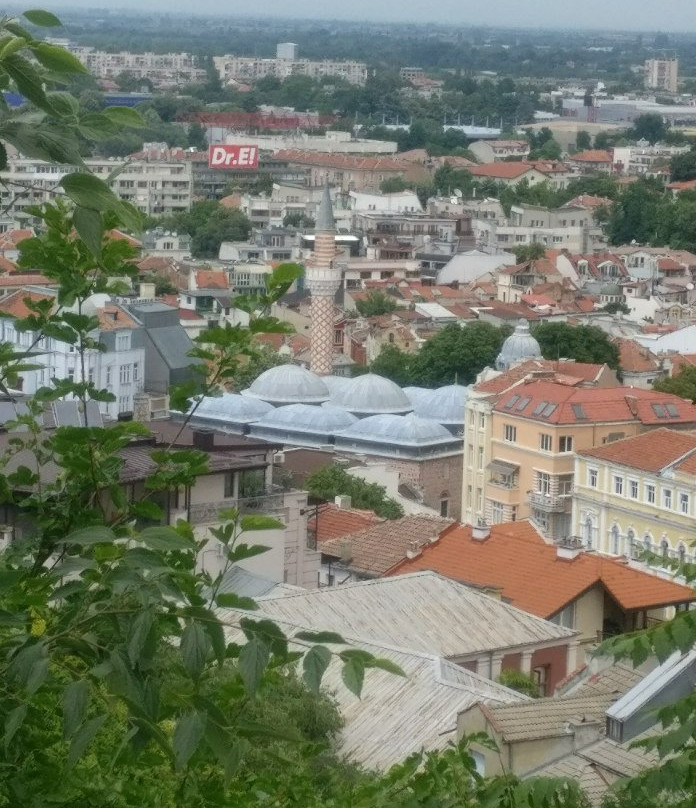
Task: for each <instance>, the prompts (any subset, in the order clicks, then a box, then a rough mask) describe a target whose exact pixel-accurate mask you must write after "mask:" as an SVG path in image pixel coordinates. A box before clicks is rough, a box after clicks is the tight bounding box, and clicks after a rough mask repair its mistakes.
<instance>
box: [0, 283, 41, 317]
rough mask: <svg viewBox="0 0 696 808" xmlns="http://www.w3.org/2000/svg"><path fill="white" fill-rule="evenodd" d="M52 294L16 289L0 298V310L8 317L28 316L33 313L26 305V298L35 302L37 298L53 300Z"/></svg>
mask: <svg viewBox="0 0 696 808" xmlns="http://www.w3.org/2000/svg"><path fill="white" fill-rule="evenodd" d="M53 299H54V298H53V295H42V294H39V293H38V292H30V291H28V290H25V289H18V290H17V291H16V292H12V294H10V295H8V296H7V297H5V298H3V299H2V300H0V312H2V313H3V314H7V315H9V316H10V317H29V316H30V315H32V314H34V312H33V311H31V310H30V309H29V308H28V306H27V300H30V301H32V302H36V301H37V300H53Z"/></svg>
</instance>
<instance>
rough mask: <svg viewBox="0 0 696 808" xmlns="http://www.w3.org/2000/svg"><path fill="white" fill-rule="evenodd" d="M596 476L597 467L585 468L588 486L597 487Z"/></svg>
mask: <svg viewBox="0 0 696 808" xmlns="http://www.w3.org/2000/svg"><path fill="white" fill-rule="evenodd" d="M597 478H598V472H597V469H587V484H588V485H589V486H590V488H596V487H597Z"/></svg>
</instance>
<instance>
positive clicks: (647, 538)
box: [643, 533, 652, 553]
mask: <svg viewBox="0 0 696 808" xmlns="http://www.w3.org/2000/svg"><path fill="white" fill-rule="evenodd" d="M643 549H644V550H645V552H646V553H649V552H650V551H651V550H652V537H651V535H650V534H649V533H646V534H645V535H644V536H643Z"/></svg>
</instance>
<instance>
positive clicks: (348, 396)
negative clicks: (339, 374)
mask: <svg viewBox="0 0 696 808" xmlns="http://www.w3.org/2000/svg"><path fill="white" fill-rule="evenodd" d="M349 381H350V384H347V385H345V386H340V387H337V389H336V390H335V392H334V393H333V395H332V396H331V403H332V404H335V405H336V406H337V407H342V408H343V409H345V410H348V412H354V413H356V414H360V415H377V414H381V413H393V414H403V413H406V412H410V411H411V410H412V409H413V406H412V404H411V402H410V401H409V400H408V398H407V396H406V394H405V393H404V391H403V390H402V389H401V388H400V387H399V385H398V384H394V382H393V381H391V380H390V379H385V378H384V376H378V375H377V374H376V373H366V374H365V375H364V376H356V377H355V378H354V379H350V380H349Z"/></svg>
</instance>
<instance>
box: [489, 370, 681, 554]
mask: <svg viewBox="0 0 696 808" xmlns="http://www.w3.org/2000/svg"><path fill="white" fill-rule="evenodd" d="M660 426H670V427H672V428H676V429H689V428H690V429H693V428H696V407H695V406H694V405H693V404H692V403H691V402H689V401H685V400H684V399H682V398H679V397H678V396H673V395H668V394H666V393H658V392H656V391H653V390H639V389H635V388H626V387H614V388H602V389H582V388H581V389H577V388H575V387H571V386H568V385H567V384H566V385H564V384H558V383H557V382H554V381H545V380H532V381H526V382H524V383H522V384H520V385H518V386H517V387H515V388H514V389H513V390H509V391H508V392H507V393H506V394H505V395H502V396H500V397H499V398H498V400H497V402H496V404H495V406H494V407H493V410H492V414H491V440H490V453H491V462H490V464H489V467H488V471H489V475H488V476H487V479H486V483H485V494H484V496H485V507H486V517H487V519H489V520H490V522H492V523H496V522H504V521H508V520H509V519H512V518H516V519H519V518H527V517H529V518H531V519H532V520H533V521H534V523H535V524H536V525H537V526H538V527H539V529H540V530H541V531H542V533H544V535H546V536H547V537H548V538H552V539H555V540H561V539H564V538H567V537H570V536H573V535H576V532H575V528H576V526H577V523H576V522H574V521H573V520H572V518H571V510H572V497H573V491H574V485H575V453H576V452H581V451H583V450H588V449H593V448H595V447H601V446H603V445H605V444H610V443H613V442H614V441H617V440H620V439H622V438H628V437H633V436H635V435H638V434H640V433H643V432H646V431H648V430H653V429H655V428H657V427H660ZM674 495H675V497H676V496H677V494H676V492H675V494H674ZM593 524H594V523H593Z"/></svg>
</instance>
